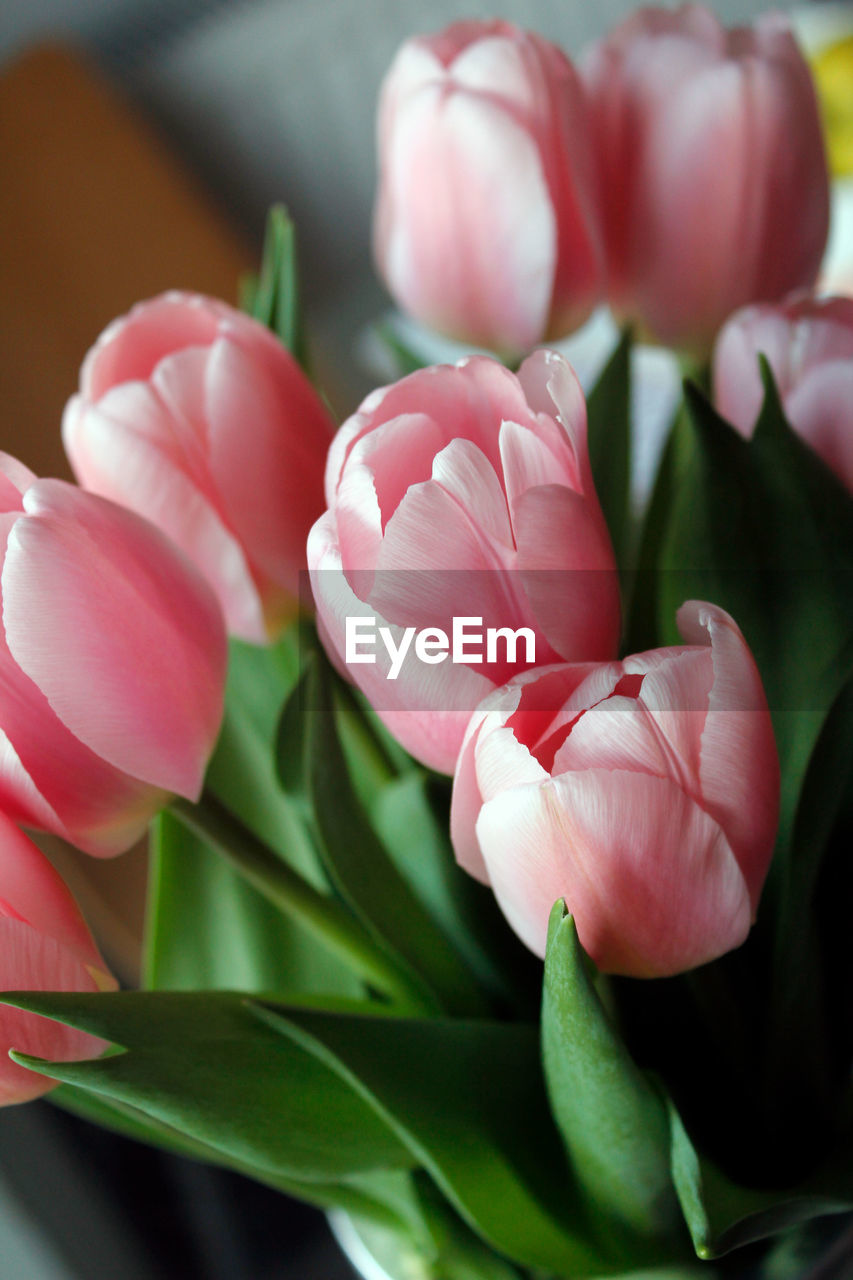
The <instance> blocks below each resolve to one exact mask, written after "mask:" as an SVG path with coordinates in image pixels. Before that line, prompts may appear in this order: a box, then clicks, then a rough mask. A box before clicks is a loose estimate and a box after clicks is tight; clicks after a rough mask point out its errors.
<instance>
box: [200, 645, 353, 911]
mask: <svg viewBox="0 0 853 1280" xmlns="http://www.w3.org/2000/svg"><path fill="white" fill-rule="evenodd" d="M299 651H300V640H299V628H298V625H296V624H294V625H292V626H291V627H290V628H289V629H288V630H287V631H286V632H285V634H284V636H283V637H282V639H281V640H280V641H279V643H278V644H277V645H273V646H270V647H269V648H261V647H258V646H256V645H249V644H245V643H244V642H242V641H239V640H232V641H231V644H230V646H229V657H228V681H227V685H226V690H225V717H224V720H223V724H222V729H221V731H220V734H219V739H218V741H217V744H216V750H215V751H214V753H213V758H212V760H211V762H210V765H209V766H208V770H207V777H206V779H205V786H206V787H207V789H208V790H210V791H211V792H212V793H213V794H214V795H215V796H216V797H217V799H219V800H220V801H221V802H222V803H223V804H224V805H225V807H226V808H227V809H228V810H229V812H231V813H233V814H234V816H235V817H236V818H239V820H240V821H241V822H242V823H243V825H244V826H246V827H248V828H249V830H250V831H251V832H253V833H254V835H256V836H257V837H258V839H259V840H261V841H262V842H263V843H264V844H266V845H267V846H268V847H269V848H271V849H274V850H275V852H276V853H278V854H280V855H281V857H282V858H283V859H284V860H285V861H286V862H287V863H288V865H289V866H291V867H293V869H294V871H298V872H299V873H300V874H301V875H303V876H305V878H306V879H307V880H308V881H310V883H311V884H313V885H314V887H315V888H317V889H328V887H329V882H328V878H327V876H326V874H325V872H324V871H323V867H322V863H321V862H320V860H319V858H318V857H317V854H316V851H315V849H314V847H313V844H312V843H311V841H310V840H309V839H308V838H307V836H306V833H305V828H304V823H303V821H302V815H301V813H300V811H299V809H298V808H297V807H295V806H294V805H293V804H292V802H291V801H290V800H289V799H288V796H287V795H286V794H284V793H283V792H282V789H281V786H280V784H279V778H278V759H277V756H276V745H275V744H276V730H277V726H278V721H279V716H280V714H281V709H282V707H283V706H284V704H285V702H286V700H287V699H288V698H289V696H290V694H291V692H292V690H293V688H294V685H295V684H296V680H297V673H298V669H299V661H300V658H299Z"/></svg>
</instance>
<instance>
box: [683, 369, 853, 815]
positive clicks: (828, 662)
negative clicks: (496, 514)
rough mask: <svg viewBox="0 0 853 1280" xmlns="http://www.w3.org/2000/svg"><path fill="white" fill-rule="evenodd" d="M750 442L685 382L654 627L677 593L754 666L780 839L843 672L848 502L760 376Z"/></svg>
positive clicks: (848, 611)
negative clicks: (767, 730)
mask: <svg viewBox="0 0 853 1280" xmlns="http://www.w3.org/2000/svg"><path fill="white" fill-rule="evenodd" d="M765 377H766V396H765V402H764V408H763V410H762V414H761V417H760V419H759V422H758V426H757V428H756V431H755V434H754V437H753V439H752V440H751V441H747V440H744V439H742V438H741V436H739V435H738V434H737V432H735V431H734V429H733V428H732V427H730V426H729V425H728V423H726V422H724V421H723V420H722V418H720V417H719V415H718V414H716V412H715V411H714V410H713V409H712V408H711V406H710V405H709V404H708V402H707V401H706V400H705V399H704V397H702V396H701V395H700V393H699V392H698V391H696V390H695V389H692V388H691V387H690V386H688V387H687V392H686V394H687V405H688V411H689V415H690V420H691V423H692V426H693V431H694V444H695V448H694V454H693V459H692V464H691V465H690V467H689V468H688V472H687V474H686V475H685V476H684V478H683V481H682V484H681V489H680V494H679V499H678V502H677V504H676V507H675V510H674V512H673V518H672V522H671V525H670V529H669V533H668V536H667V540H666V546H665V548H664V552H663V569H664V573H663V583H662V619H661V622H662V626H664V627H665V628H666V630H667V633H668V635H669V636H670V638H672V639H673V640H674V641H675V640H677V633H675V623H674V618H675V611H676V609H677V607H678V606H679V605H680V604H681V603H682V601H683V600H684V599H687V598H691V597H692V598H698V599H706V600H712V601H713V602H714V603H716V604H718V605H721V606H722V607H723V608H725V609H727V610H728V611H729V612H730V613H731V614H732V616H733V617H734V618H735V620H736V621H737V623H738V624H739V626H740V627H741V630H742V631H743V633H744V635H745V636H746V639H747V641H748V643H749V644H750V647H751V648H752V651H753V653H754V655H755V658H756V661H757V663H758V666H759V670H760V671H761V675H762V679H763V680H764V684H765V689H766V691H767V695H768V701H769V703H770V707H771V712H772V714H773V717H774V728H775V730H776V736H777V744H778V747H779V754H780V760H781V764H782V771H783V805H784V811H783V832H788V831H789V828H790V824H791V821H792V818H793V813H794V810H795V808H796V801H797V797H798V795H799V789H800V786H801V784H802V779H803V776H804V774H805V770H806V768H807V766H808V761H809V757H810V755H811V752H812V750H813V747H814V743H815V741H816V739H817V736H818V734H819V732H820V728H821V726H822V724H823V721H824V720H825V718H826V715H827V714H828V712H829V709H830V707H831V706H832V704H833V702H834V701H835V699H836V697H837V696H838V693H839V692H840V689H841V687H842V686H843V684H844V683H845V681H846V679H847V677H848V676H849V674H850V671H851V667H853V500H851V498H850V495H849V494H848V493H847V492H846V490H845V489H844V488H843V486H842V485H841V484H840V482H839V481H838V480H837V478H836V477H835V476H834V475H833V474H832V473H831V472H830V471H829V469H828V468H827V467H825V466H824V464H823V463H822V462H821V461H820V459H819V458H818V457H817V455H816V454H814V453H813V452H812V450H810V449H809V448H808V447H807V446H806V445H805V444H803V442H802V441H801V440H799V438H798V437H797V436H796V435H795V434H794V433H793V431H792V430H791V429H790V427H789V426H788V424H787V423H786V421H785V419H784V416H783V415H782V412H781V408H780V406H779V402H778V396H777V395H776V392H775V388H774V387H773V383H772V378H771V377H770V375H769V373H767V372H766V370H765Z"/></svg>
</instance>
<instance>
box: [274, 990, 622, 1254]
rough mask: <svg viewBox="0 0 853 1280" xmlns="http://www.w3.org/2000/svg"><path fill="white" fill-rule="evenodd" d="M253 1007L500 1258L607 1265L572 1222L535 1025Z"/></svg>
mask: <svg viewBox="0 0 853 1280" xmlns="http://www.w3.org/2000/svg"><path fill="white" fill-rule="evenodd" d="M256 1009H257V1013H258V1016H259V1017H260V1018H262V1019H264V1020H265V1021H266V1022H267V1023H268V1024H269V1025H271V1026H274V1027H276V1028H277V1029H278V1030H279V1032H280V1034H281V1035H282V1036H283V1037H285V1038H291V1039H293V1040H294V1042H295V1043H298V1044H300V1045H302V1046H303V1047H304V1048H305V1049H306V1050H308V1051H311V1052H314V1053H315V1054H317V1055H318V1057H319V1058H320V1059H321V1060H322V1061H323V1062H324V1063H327V1064H328V1065H329V1066H330V1067H331V1068H332V1069H333V1070H335V1071H337V1072H339V1074H340V1076H341V1078H342V1079H343V1080H346V1081H347V1082H348V1083H349V1084H350V1086H351V1087H352V1088H353V1089H355V1090H357V1091H358V1093H359V1095H360V1096H361V1097H363V1098H364V1099H365V1100H366V1101H368V1102H369V1103H370V1105H371V1106H373V1107H374V1108H375V1109H376V1112H377V1114H378V1115H380V1116H381V1117H382V1119H383V1120H384V1122H385V1123H386V1124H388V1125H389V1126H390V1127H391V1128H393V1130H394V1132H395V1133H396V1134H397V1136H398V1137H399V1139H400V1141H401V1142H403V1143H404V1144H405V1145H406V1147H407V1148H408V1149H409V1151H410V1153H411V1156H412V1158H413V1160H415V1161H416V1163H417V1164H419V1165H422V1166H423V1167H424V1168H425V1169H426V1170H427V1171H428V1172H429V1173H430V1174H431V1175H432V1177H433V1179H434V1180H435V1183H436V1185H437V1186H438V1188H439V1189H440V1190H441V1191H442V1192H443V1193H444V1195H445V1196H447V1198H448V1199H449V1200H450V1202H451V1204H453V1206H454V1207H455V1209H456V1210H457V1212H458V1213H459V1214H460V1215H461V1216H462V1218H463V1219H464V1220H465V1221H466V1222H467V1223H468V1224H469V1226H471V1227H472V1228H473V1230H475V1231H476V1232H477V1233H478V1234H479V1235H480V1236H481V1237H482V1238H483V1239H484V1240H485V1241H486V1242H487V1243H488V1244H489V1245H491V1247H492V1248H494V1249H496V1250H497V1251H498V1252H499V1253H500V1254H503V1255H505V1256H506V1257H508V1258H510V1259H511V1260H514V1261H516V1262H518V1263H521V1264H522V1265H529V1266H540V1267H544V1268H546V1269H548V1268H550V1269H551V1270H553V1271H554V1272H556V1273H557V1274H560V1275H563V1274H567V1275H572V1276H573V1277H581V1276H587V1275H603V1274H607V1273H608V1272H609V1271H610V1270H612V1267H608V1265H607V1263H606V1262H605V1261H604V1260H603V1259H602V1258H601V1256H600V1254H599V1253H598V1251H597V1250H596V1249H595V1248H594V1247H592V1246H591V1244H590V1242H589V1241H588V1240H587V1239H586V1238H585V1236H584V1233H583V1230H582V1229H579V1228H578V1225H577V1224H578V1218H577V1207H578V1206H577V1204H576V1203H575V1202H574V1201H575V1193H574V1189H573V1187H572V1185H571V1182H570V1180H569V1178H568V1175H567V1170H566V1167H565V1162H564V1160H563V1157H562V1152H561V1151H560V1149H559V1143H558V1141H557V1137H556V1134H555V1132H554V1128H553V1124H552V1122H551V1118H550V1115H549V1114H548V1109H547V1103H546V1100H545V1095H544V1089H543V1085H542V1076H541V1068H540V1065H539V1052H538V1044H537V1033H536V1028H534V1027H527V1026H522V1025H519V1024H514V1025H511V1024H506V1023H491V1022H460V1021H452V1022H451V1021H443V1020H438V1019H434V1020H429V1021H409V1020H403V1019H398V1018H384V1019H378V1020H377V1019H373V1018H369V1017H366V1016H359V1015H351V1016H345V1015H344V1016H338V1017H333V1016H329V1015H326V1014H323V1013H318V1012H313V1011H309V1010H304V1009H296V1008H289V1009H287V1010H284V1009H282V1008H281V1007H280V1006H277V1007H273V1006H271V1005H269V1004H264V1005H263V1006H261V1005H257V1006H256Z"/></svg>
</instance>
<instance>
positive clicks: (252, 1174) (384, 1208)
mask: <svg viewBox="0 0 853 1280" xmlns="http://www.w3.org/2000/svg"><path fill="white" fill-rule="evenodd" d="M48 1101H49V1102H51V1103H52V1104H53V1105H55V1106H59V1107H61V1108H62V1109H63V1110H64V1111H70V1112H71V1113H72V1114H73V1115H76V1116H79V1117H81V1118H82V1119H83V1120H88V1121H90V1122H91V1123H92V1124H97V1125H99V1126H100V1127H101V1128H104V1129H109V1130H111V1131H112V1132H113V1133H120V1134H122V1136H123V1137H126V1138H132V1139H133V1140H134V1141H136V1142H144V1143H147V1144H148V1145H149V1146H153V1147H158V1148H160V1149H161V1150H163V1151H169V1152H171V1153H172V1154H173V1155H179V1156H184V1157H186V1158H189V1159H192V1160H199V1161H202V1162H203V1163H205V1164H214V1165H217V1166H219V1167H220V1168H226V1169H232V1170H234V1172H236V1173H242V1174H243V1175H244V1176H246V1177H248V1178H254V1179H255V1181H257V1182H262V1183H264V1185H265V1186H268V1187H272V1188H273V1189H274V1190H276V1191H282V1192H284V1193H285V1194H286V1195H289V1196H293V1197H294V1198H295V1199H297V1200H304V1201H305V1202H306V1203H308V1204H312V1205H315V1206H316V1207H317V1208H319V1209H338V1210H341V1211H343V1212H345V1213H347V1214H350V1215H353V1216H357V1217H358V1219H359V1221H362V1222H364V1223H365V1224H368V1225H369V1227H370V1228H371V1229H376V1230H379V1231H385V1232H394V1233H396V1234H400V1233H404V1234H406V1235H407V1236H408V1237H410V1238H413V1239H415V1240H419V1241H420V1240H428V1239H431V1237H430V1236H429V1232H428V1228H427V1226H426V1223H425V1221H424V1218H423V1214H422V1212H421V1206H420V1202H419V1200H418V1197H417V1194H416V1192H415V1190H414V1187H413V1185H412V1177H411V1175H410V1174H409V1173H406V1172H404V1171H400V1170H390V1171H386V1170H379V1171H378V1172H370V1173H362V1174H354V1175H352V1176H350V1177H348V1178H345V1179H342V1180H341V1181H340V1182H329V1183H326V1182H320V1181H311V1182H304V1181H299V1180H297V1179H295V1178H283V1177H276V1176H275V1175H273V1174H268V1173H264V1172H262V1171H261V1170H259V1169H258V1168H257V1167H256V1166H253V1165H249V1164H244V1163H243V1162H241V1161H239V1160H235V1159H234V1158H229V1157H227V1156H224V1155H223V1154H222V1153H221V1152H219V1151H215V1150H214V1149H213V1148H212V1147H209V1146H206V1145H205V1143H203V1142H199V1141H197V1140H196V1139H194V1138H190V1137H188V1136H187V1135H186V1134H183V1133H179V1132H178V1131H177V1130H176V1129H172V1128H170V1127H169V1126H168V1125H165V1124H163V1123H162V1122H161V1121H159V1120H155V1119H154V1118H153V1116H150V1115H146V1113H145V1112H144V1111H140V1110H138V1109H137V1108H136V1107H132V1106H129V1105H128V1104H127V1103H121V1102H116V1101H114V1100H110V1099H108V1098H106V1097H104V1096H102V1095H99V1094H97V1093H93V1092H92V1091H91V1090H89V1089H86V1088H82V1087H81V1086H80V1085H72V1084H62V1085H59V1087H58V1088H56V1089H54V1090H52V1092H51V1093H50V1094H49V1096H48Z"/></svg>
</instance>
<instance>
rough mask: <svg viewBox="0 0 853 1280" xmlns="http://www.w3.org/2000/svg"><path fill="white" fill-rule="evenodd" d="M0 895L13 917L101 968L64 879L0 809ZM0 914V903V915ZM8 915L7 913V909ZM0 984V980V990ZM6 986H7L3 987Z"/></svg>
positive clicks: (0, 986) (100, 962)
mask: <svg viewBox="0 0 853 1280" xmlns="http://www.w3.org/2000/svg"><path fill="white" fill-rule="evenodd" d="M0 898H2V899H3V900H4V901H5V902H6V903H8V904H12V903H13V904H14V918H16V919H18V920H23V921H24V922H25V923H26V924H29V925H31V926H32V927H33V928H34V929H37V930H38V931H39V932H40V933H45V934H48V935H49V936H50V937H51V938H55V939H56V941H57V942H58V943H60V944H61V945H62V946H63V947H65V948H67V949H68V950H69V951H72V952H74V953H75V954H76V955H77V957H78V958H79V959H80V960H81V961H82V962H83V963H84V964H87V965H91V966H93V967H95V968H100V969H104V968H105V965H104V962H103V960H102V959H101V955H100V952H99V951H98V948H97V947H96V946H95V944H94V942H93V940H92V935H91V934H90V933H89V930H88V928H87V927H86V923H85V921H84V919H83V917H82V916H81V914H80V911H79V909H78V907H77V904H76V902H75V901H74V899H73V898H72V896H71V894H70V893H69V891H68V889H67V887H66V885H65V882H64V881H63V879H62V877H61V876H60V875H59V873H58V872H57V871H55V870H54V868H53V867H52V865H51V864H50V862H49V861H48V859H47V858H46V857H45V855H44V854H43V853H42V852H41V850H40V849H38V848H37V847H36V846H35V845H34V844H33V842H32V840H29V839H28V838H27V837H26V836H25V835H24V834H23V832H21V831H19V830H18V828H17V827H16V825H15V823H14V822H11V821H10V820H9V818H7V817H6V815H5V814H4V813H2V812H0ZM2 914H3V909H2V906H0V915H2ZM7 914H8V912H7ZM2 986H3V984H2V983H0V989H2ZM7 989H8V988H7Z"/></svg>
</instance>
